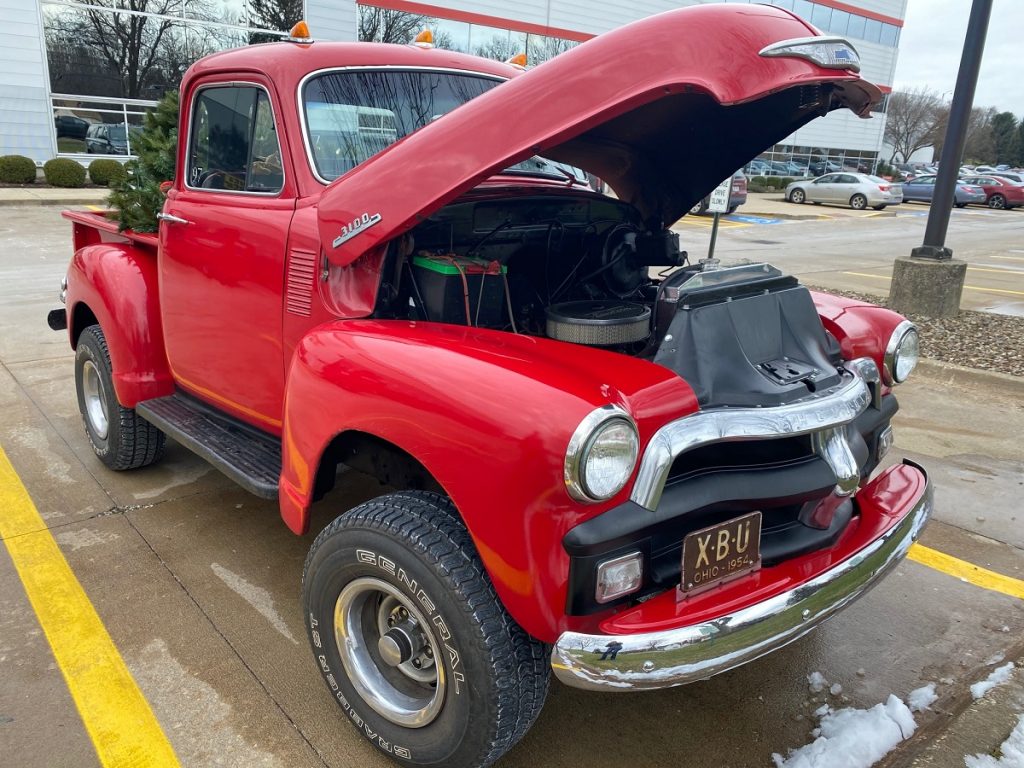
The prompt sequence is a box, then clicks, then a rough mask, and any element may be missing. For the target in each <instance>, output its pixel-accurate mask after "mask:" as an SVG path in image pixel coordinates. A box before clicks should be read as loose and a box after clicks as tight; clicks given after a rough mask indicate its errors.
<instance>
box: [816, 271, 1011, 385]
mask: <svg viewBox="0 0 1024 768" xmlns="http://www.w3.org/2000/svg"><path fill="white" fill-rule="evenodd" d="M813 290H816V291H822V292H823V293H833V294H835V295H837V296H845V297H846V298H848V299H859V300H861V301H869V302H871V303H872V304H883V305H884V304H885V297H884V296H879V295H872V294H867V293H856V292H854V291H837V290H833V289H831V288H814V289H813ZM908 318H909V319H910V320H912V321H913V322H914V323H915V324H916V325H917V329H918V331H919V332H920V334H921V356H922V357H927V358H931V359H932V360H941V361H942V362H944V363H953V364H954V365H963V366H966V367H968V368H979V369H981V370H984V371H997V372H999V373H1008V374H1010V375H1012V376H1024V317H1013V316H1011V315H997V314H994V313H991V312H973V311H970V310H961V311H960V314H958V315H957V316H956V317H949V318H935V317H920V316H914V315H908Z"/></svg>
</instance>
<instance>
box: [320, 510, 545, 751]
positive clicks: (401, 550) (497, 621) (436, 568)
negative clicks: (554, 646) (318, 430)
mask: <svg viewBox="0 0 1024 768" xmlns="http://www.w3.org/2000/svg"><path fill="white" fill-rule="evenodd" d="M302 582H303V586H302V595H303V606H304V608H305V611H304V612H305V616H306V625H307V631H308V633H309V638H310V643H311V645H312V649H313V654H314V656H315V657H316V660H317V665H318V667H319V668H320V672H321V674H322V675H323V677H324V680H325V682H326V683H327V686H328V688H329V689H330V691H331V694H332V695H333V696H334V698H335V700H336V701H337V702H338V704H339V705H340V706H341V708H342V710H343V711H344V712H345V713H346V715H348V717H349V718H350V719H351V720H352V722H353V723H354V724H355V726H356V727H357V729H358V730H359V731H360V732H361V733H363V735H365V736H366V737H367V738H369V739H370V741H371V742H372V743H373V745H374V746H375V747H377V749H379V750H380V751H382V752H384V753H386V754H387V755H389V756H390V757H393V758H395V757H397V758H401V759H402V761H403V762H405V763H408V764H412V765H422V766H438V767H440V766H451V767H452V768H460V767H463V766H464V767H465V768H469V767H470V766H480V765H489V764H491V763H493V762H494V761H495V760H497V759H498V758H500V757H501V756H502V755H503V754H504V753H505V752H506V751H507V750H508V749H509V748H511V747H512V746H513V745H514V744H515V743H516V742H517V741H518V740H519V739H520V738H522V736H523V735H524V734H525V733H526V731H527V730H528V729H529V728H530V726H531V725H532V724H533V722H534V720H535V719H536V718H537V715H538V714H539V713H540V710H541V707H542V706H543V704H544V699H545V698H546V696H547V690H548V681H549V677H550V670H549V665H548V651H547V648H546V647H545V646H544V645H543V644H542V643H540V642H538V641H536V640H533V639H532V638H530V637H529V636H528V635H527V634H526V633H525V632H524V631H523V630H522V629H521V628H520V627H519V626H518V625H517V624H516V623H515V622H514V621H513V620H512V618H511V617H510V616H509V615H508V613H507V612H506V611H505V609H504V607H503V606H502V604H501V602H500V601H499V599H498V597H497V595H496V593H495V591H494V587H493V586H492V585H491V582H490V579H489V578H488V576H487V573H486V571H485V570H484V568H483V565H482V564H481V562H480V559H479V557H478V556H477V554H476V550H475V549H474V547H473V543H472V540H471V539H470V538H469V534H468V533H467V531H466V529H465V527H464V526H463V525H462V523H461V522H460V520H459V518H458V514H457V513H456V511H455V507H454V505H453V504H452V503H451V501H449V500H448V499H447V498H445V497H444V496H440V495H438V494H434V493H426V492H404V493H395V494H389V495H386V496H382V497H379V498H377V499H374V500H371V501H369V502H366V503H364V504H361V505H359V506H358V507H355V508H354V509H352V510H350V511H348V512H346V513H345V514H343V515H341V516H340V517H338V518H337V519H336V520H334V522H332V523H331V524H330V525H329V526H327V528H325V529H324V530H323V531H322V532H321V533H320V535H319V536H317V538H316V541H315V542H314V543H313V547H312V549H311V550H310V553H309V556H308V557H307V558H306V566H305V570H304V573H303V579H302Z"/></svg>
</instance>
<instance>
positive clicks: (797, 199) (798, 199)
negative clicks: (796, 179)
mask: <svg viewBox="0 0 1024 768" xmlns="http://www.w3.org/2000/svg"><path fill="white" fill-rule="evenodd" d="M790 199H791V200H792V201H793V202H794V203H797V204H799V203H802V202H803V201H804V193H803V192H801V191H800V190H799V189H798V190H796V192H794V193H793V194H792V195H791V196H790Z"/></svg>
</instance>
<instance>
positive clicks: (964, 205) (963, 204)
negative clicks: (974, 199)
mask: <svg viewBox="0 0 1024 768" xmlns="http://www.w3.org/2000/svg"><path fill="white" fill-rule="evenodd" d="M953 205H955V206H956V207H957V208H966V207H967V203H953Z"/></svg>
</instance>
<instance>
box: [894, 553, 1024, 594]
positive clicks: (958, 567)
mask: <svg viewBox="0 0 1024 768" xmlns="http://www.w3.org/2000/svg"><path fill="white" fill-rule="evenodd" d="M907 557H908V558H909V559H910V560H913V561H914V562H915V563H921V565H927V566H928V567H929V568H934V569H935V570H936V571H941V572H942V573H945V574H946V575H948V576H955V577H956V578H958V579H963V580H964V581H967V582H970V583H971V584H973V585H974V586H976V587H981V588H982V589H989V590H992V591H993V592H1000V593H1002V594H1004V595H1009V596H1010V597H1016V598H1020V599H1021V600H1024V581H1021V580H1020V579H1015V578H1013V577H1011V576H1004V575H1003V574H1001V573H996V572H995V571H989V570H987V569H985V568H981V567H980V566H977V565H974V564H973V563H968V562H967V561H966V560H960V559H959V558H956V557H953V556H952V555H947V554H946V553H945V552H939V551H938V550H937V549H931V548H930V547H925V546H923V545H921V544H915V545H914V546H912V547H911V548H910V552H909V553H908V554H907Z"/></svg>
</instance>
